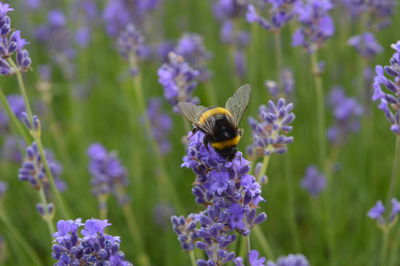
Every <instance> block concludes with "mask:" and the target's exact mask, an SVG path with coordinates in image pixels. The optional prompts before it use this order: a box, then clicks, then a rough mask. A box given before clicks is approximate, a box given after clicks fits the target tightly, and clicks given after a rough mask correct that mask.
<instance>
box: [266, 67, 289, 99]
mask: <svg viewBox="0 0 400 266" xmlns="http://www.w3.org/2000/svg"><path fill="white" fill-rule="evenodd" d="M280 76H281V79H280V80H281V84H278V83H277V82H275V81H273V80H266V81H265V82H264V85H265V87H266V88H267V90H268V92H269V93H270V94H271V96H272V97H273V98H274V100H278V99H279V98H285V99H293V90H294V86H295V81H294V78H293V72H292V71H291V70H290V69H283V70H282V71H281V74H280Z"/></svg>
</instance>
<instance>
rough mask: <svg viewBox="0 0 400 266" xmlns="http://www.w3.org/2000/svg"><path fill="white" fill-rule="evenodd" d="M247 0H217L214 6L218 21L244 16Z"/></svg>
mask: <svg viewBox="0 0 400 266" xmlns="http://www.w3.org/2000/svg"><path fill="white" fill-rule="evenodd" d="M246 4H247V0H217V1H215V3H214V5H213V9H214V14H215V16H216V18H217V19H218V20H221V21H223V20H228V19H234V18H237V17H239V16H241V15H243V14H244V12H245V11H246Z"/></svg>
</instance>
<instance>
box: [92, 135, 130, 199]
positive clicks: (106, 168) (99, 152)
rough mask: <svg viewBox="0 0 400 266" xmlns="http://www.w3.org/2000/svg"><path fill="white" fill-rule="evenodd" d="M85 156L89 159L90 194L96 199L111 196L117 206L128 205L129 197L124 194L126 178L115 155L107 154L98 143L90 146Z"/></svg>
mask: <svg viewBox="0 0 400 266" xmlns="http://www.w3.org/2000/svg"><path fill="white" fill-rule="evenodd" d="M87 154H88V156H89V158H90V163H89V172H90V174H91V175H92V179H91V181H90V182H91V185H92V193H93V194H94V195H95V196H97V197H100V196H102V195H109V194H113V195H114V196H115V197H116V198H117V200H118V202H119V204H121V205H124V204H126V203H128V202H129V196H128V195H127V194H126V193H125V187H126V186H127V185H128V177H127V173H126V169H125V168H124V167H123V166H122V164H121V163H120V161H119V160H118V158H117V156H116V154H115V153H108V152H107V150H106V149H105V148H104V147H103V145H101V144H99V143H94V144H92V145H90V147H89V148H88V151H87Z"/></svg>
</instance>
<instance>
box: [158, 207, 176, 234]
mask: <svg viewBox="0 0 400 266" xmlns="http://www.w3.org/2000/svg"><path fill="white" fill-rule="evenodd" d="M174 213H175V209H174V207H173V206H171V205H170V204H166V203H159V204H157V205H156V207H155V208H154V211H153V218H154V221H155V223H156V224H157V225H158V226H160V227H161V228H162V229H164V230H166V229H167V226H168V228H169V226H170V223H169V222H170V220H171V216H172V215H173V214H174Z"/></svg>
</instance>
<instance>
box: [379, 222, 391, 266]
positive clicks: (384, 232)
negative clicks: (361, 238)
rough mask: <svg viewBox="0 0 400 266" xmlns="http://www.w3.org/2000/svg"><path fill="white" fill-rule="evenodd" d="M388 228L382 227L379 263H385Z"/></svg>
mask: <svg viewBox="0 0 400 266" xmlns="http://www.w3.org/2000/svg"><path fill="white" fill-rule="evenodd" d="M389 230H390V229H389V228H383V229H382V246H381V258H380V261H381V263H380V265H387V264H386V259H387V252H388V246H389V245H388V244H389Z"/></svg>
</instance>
